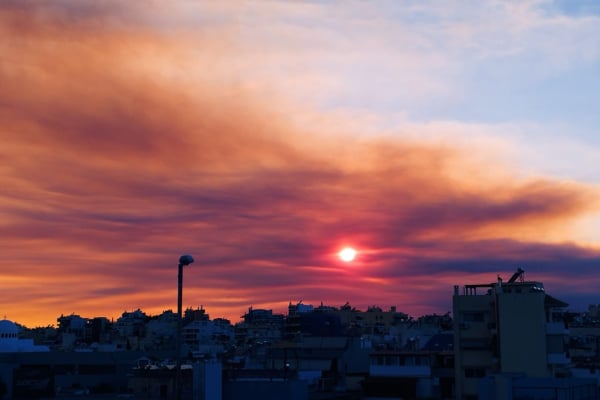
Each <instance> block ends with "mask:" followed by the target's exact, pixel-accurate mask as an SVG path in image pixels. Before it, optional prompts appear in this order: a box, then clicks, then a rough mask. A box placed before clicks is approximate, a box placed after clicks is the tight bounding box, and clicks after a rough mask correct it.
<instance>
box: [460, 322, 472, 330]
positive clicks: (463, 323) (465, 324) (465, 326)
mask: <svg viewBox="0 0 600 400" xmlns="http://www.w3.org/2000/svg"><path fill="white" fill-rule="evenodd" d="M459 327H460V329H469V327H470V325H469V324H468V323H467V322H461V323H460V325H459Z"/></svg>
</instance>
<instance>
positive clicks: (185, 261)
mask: <svg viewBox="0 0 600 400" xmlns="http://www.w3.org/2000/svg"><path fill="white" fill-rule="evenodd" d="M193 262H194V258H193V257H192V256H190V255H189V254H186V255H183V256H181V257H179V265H183V266H185V265H190V264H191V263H193Z"/></svg>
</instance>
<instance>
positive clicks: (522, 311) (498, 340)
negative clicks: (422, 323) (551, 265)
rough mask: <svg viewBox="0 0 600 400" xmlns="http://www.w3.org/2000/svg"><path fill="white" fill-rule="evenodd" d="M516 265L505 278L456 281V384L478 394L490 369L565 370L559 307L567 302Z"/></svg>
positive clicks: (544, 374)
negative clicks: (484, 281) (461, 283)
mask: <svg viewBox="0 0 600 400" xmlns="http://www.w3.org/2000/svg"><path fill="white" fill-rule="evenodd" d="M524 274H525V272H524V271H523V270H522V269H520V268H519V269H518V270H517V272H515V273H514V274H513V276H512V277H511V278H510V279H509V280H508V281H507V282H503V281H502V279H501V278H500V277H498V279H497V282H494V283H489V284H472V285H465V286H464V287H463V290H462V292H461V291H460V288H459V286H455V287H454V296H453V312H454V322H455V323H454V349H455V385H456V386H455V390H456V398H457V399H465V400H467V399H469V400H470V399H477V395H478V384H479V380H480V379H481V378H483V377H485V376H489V375H492V374H520V375H523V376H527V377H536V378H537V377H539V378H550V377H560V376H564V375H567V373H568V371H567V369H566V366H567V364H568V363H569V358H568V356H567V348H566V346H567V343H568V330H567V328H566V326H565V324H564V322H563V321H562V320H560V319H559V317H558V313H557V312H556V311H557V310H559V309H561V308H564V307H567V306H568V304H566V303H564V302H562V301H560V300H558V299H556V298H554V297H552V296H550V295H548V294H547V293H546V292H545V290H544V285H543V284H542V283H541V282H536V281H526V280H525V276H524Z"/></svg>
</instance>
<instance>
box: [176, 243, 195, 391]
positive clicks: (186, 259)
mask: <svg viewBox="0 0 600 400" xmlns="http://www.w3.org/2000/svg"><path fill="white" fill-rule="evenodd" d="M193 262H194V258H193V257H192V256H190V255H189V254H186V255H183V256H181V257H179V267H178V271H177V337H176V340H175V351H176V352H177V355H176V356H177V357H176V360H177V363H176V366H175V369H176V370H175V395H176V398H177V400H181V386H182V385H181V327H182V316H181V303H182V300H183V267H184V266H186V265H190V264H191V263H193Z"/></svg>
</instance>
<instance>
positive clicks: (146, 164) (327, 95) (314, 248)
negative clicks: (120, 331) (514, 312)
mask: <svg viewBox="0 0 600 400" xmlns="http://www.w3.org/2000/svg"><path fill="white" fill-rule="evenodd" d="M598 22H600V10H599V9H598V7H597V6H596V5H595V3H593V2H586V1H583V2H578V4H577V5H573V4H571V3H570V2H566V1H524V2H519V3H518V4H512V3H505V2H495V1H486V2H481V4H477V5H474V4H469V5H467V4H463V3H460V2H450V3H437V2H427V1H425V2H387V1H375V2H372V3H364V2H359V1H350V2H345V3H344V5H343V6H342V5H341V4H340V3H337V2H328V3H316V2H310V1H306V2H277V1H265V2H262V1H261V2H246V3H244V5H243V6H242V5H240V4H239V3H236V2H227V1H226V2H219V3H218V4H215V3H212V2H211V3H207V2H187V1H176V2H172V3H170V4H169V6H167V5H162V4H160V3H153V2H148V3H144V4H143V5H142V4H141V3H134V4H129V3H127V4H122V3H119V2H112V1H107V2H102V3H81V2H76V1H70V0H64V1H59V2H47V3H44V2H36V1H13V0H9V1H5V2H2V3H1V4H0V34H1V35H2V37H3V39H2V40H1V41H0V54H2V58H1V59H0V88H2V89H1V90H0V121H2V127H1V128H0V142H1V143H2V145H1V146H0V157H1V159H2V160H3V162H2V164H1V165H0V186H1V187H2V188H3V190H2V191H0V215H1V219H0V237H1V238H2V240H1V241H0V246H1V247H0V251H1V255H0V276H1V280H2V282H3V286H2V295H1V296H0V307H1V311H2V313H3V314H4V315H6V316H7V318H8V319H11V320H14V321H17V322H19V323H23V324H25V325H27V326H37V325H42V326H43V325H47V324H52V323H55V319H56V316H58V315H61V314H64V315H68V314H71V313H73V312H74V313H78V314H80V315H90V316H91V315H98V316H108V317H117V316H118V315H120V314H121V313H122V312H123V311H127V310H134V309H137V308H141V309H143V310H145V311H146V312H148V313H150V314H157V313H159V312H161V311H163V310H166V309H174V308H175V304H176V293H177V260H178V257H179V256H180V255H182V254H188V253H189V254H191V255H193V256H194V259H195V262H194V264H192V265H190V266H188V267H185V270H184V290H183V304H184V307H186V306H191V307H196V306H200V305H202V306H204V308H206V309H209V310H211V317H213V318H216V317H226V318H228V319H230V320H231V321H232V322H235V321H237V320H238V319H239V313H240V311H241V310H245V309H246V308H247V307H248V306H250V305H253V306H254V307H256V308H272V309H274V310H276V311H280V310H283V309H285V308H286V307H287V304H288V303H289V302H290V301H292V302H297V301H300V300H303V301H304V302H305V303H312V304H319V303H320V302H321V301H323V302H324V303H326V304H332V305H338V306H339V305H342V304H344V303H346V302H347V301H349V302H350V303H351V304H352V305H353V306H356V307H357V308H362V309H365V308H366V307H367V306H369V305H378V306H381V307H382V308H388V307H389V306H397V308H398V310H399V311H402V312H406V313H408V314H410V315H414V316H416V315H423V314H432V313H438V314H444V313H446V312H447V311H449V310H450V308H451V296H452V291H453V286H454V285H462V284H468V283H471V282H493V281H495V279H496V276H497V275H500V276H501V277H503V278H506V279H507V278H508V277H509V276H510V275H511V274H512V273H513V272H514V271H515V270H516V269H517V268H519V267H520V268H523V269H524V270H525V271H526V272H525V273H526V278H527V279H531V280H535V281H541V282H543V283H544V285H545V287H546V290H547V291H548V292H549V293H551V294H552V295H553V296H556V297H558V298H560V299H561V300H564V301H566V302H568V303H570V304H571V307H572V308H573V309H575V310H578V311H581V310H583V309H585V308H586V307H587V304H591V303H599V302H600V299H599V298H598V297H597V292H598V287H599V286H600V276H599V275H598V274H597V269H598V266H600V239H599V237H600V208H599V206H600V203H599V198H600V197H599V195H600V191H599V183H600V170H599V169H598V168H597V166H596V164H597V160H598V158H599V156H600V132H598V126H600V114H599V113H597V111H596V108H597V106H596V105H597V104H600V74H598V71H599V70H600V43H599V42H598V40H596V39H595V38H597V37H599V36H600V24H599V23H598ZM345 246H350V247H352V248H354V249H356V252H357V253H356V258H355V259H354V260H353V261H351V262H343V261H342V260H340V259H339V257H338V252H339V251H340V250H341V249H342V248H343V247H345Z"/></svg>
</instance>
